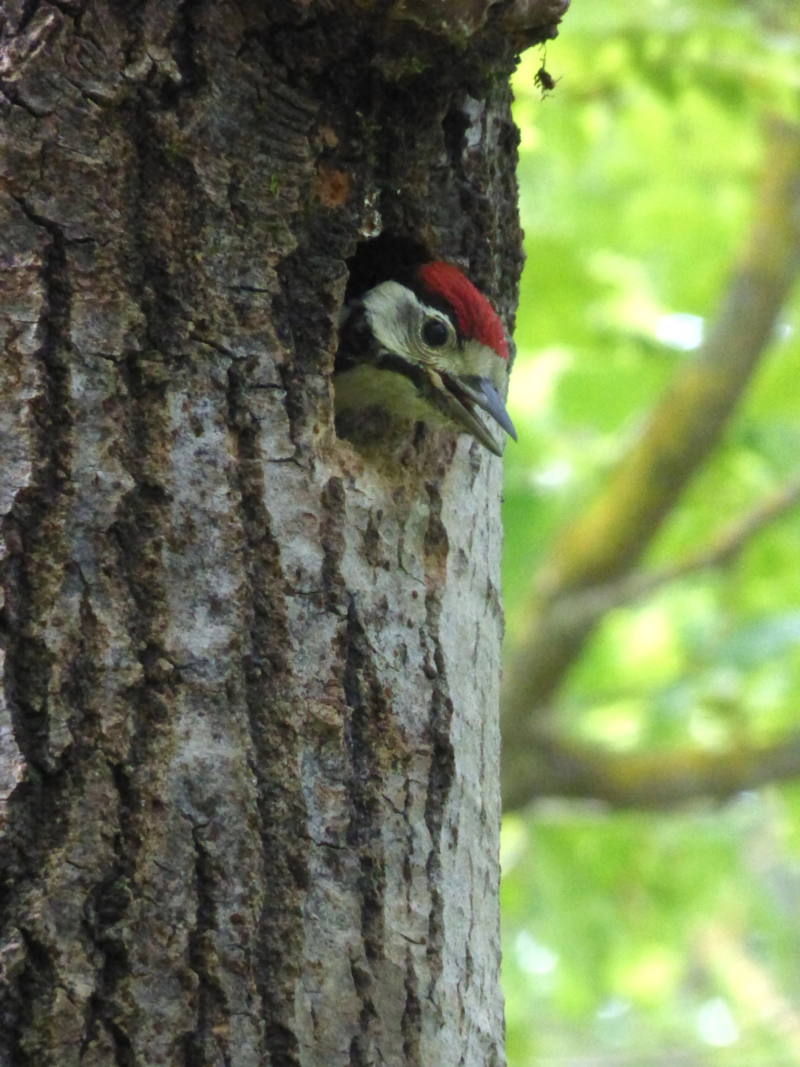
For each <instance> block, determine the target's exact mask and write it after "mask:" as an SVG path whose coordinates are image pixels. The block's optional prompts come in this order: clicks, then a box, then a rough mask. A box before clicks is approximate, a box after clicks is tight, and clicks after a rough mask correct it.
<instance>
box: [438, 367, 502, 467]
mask: <svg viewBox="0 0 800 1067" xmlns="http://www.w3.org/2000/svg"><path fill="white" fill-rule="evenodd" d="M441 381H442V384H443V385H444V387H445V389H446V390H447V392H448V393H449V394H450V397H449V400H450V402H449V403H448V405H447V406H448V409H449V410H450V412H451V414H452V415H453V417H454V419H455V420H456V421H458V422H460V423H461V424H462V426H464V428H465V429H466V430H467V431H468V432H469V433H471V434H472V436H473V437H476V438H477V439H478V440H479V441H480V443H481V444H482V445H483V446H484V447H485V448H488V449H489V451H490V452H493V453H494V454H495V455H496V456H502V454H503V452H502V449H501V448H500V447H499V445H498V444H497V442H496V441H495V439H494V437H492V435H491V434H490V433H489V431H488V430H487V429H486V426H485V425H484V423H483V420H482V419H481V418H480V417H479V416H478V415H477V413H476V412H475V408H476V407H479V408H480V409H481V410H482V411H485V412H487V414H489V415H491V416H492V418H493V419H494V421H495V422H496V423H497V424H498V426H500V427H502V429H504V430H505V432H506V433H507V434H508V436H509V437H510V438H511V439H512V441H516V439H517V431H516V430H515V429H514V424H513V422H512V421H511V419H510V418H509V417H508V412H507V411H506V406H505V404H504V403H503V401H502V400H501V398H500V394H499V393H498V392H497V390H496V389H495V387H494V386H493V385H492V383H491V382H490V381H489V379H488V378H478V377H469V378H456V377H454V376H452V375H449V374H442V375H441Z"/></svg>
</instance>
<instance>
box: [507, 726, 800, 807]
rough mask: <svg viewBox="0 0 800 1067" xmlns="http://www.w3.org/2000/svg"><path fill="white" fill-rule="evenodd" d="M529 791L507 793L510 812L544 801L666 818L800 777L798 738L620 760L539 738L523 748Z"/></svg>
mask: <svg viewBox="0 0 800 1067" xmlns="http://www.w3.org/2000/svg"><path fill="white" fill-rule="evenodd" d="M528 754H529V760H530V762H529V766H530V767H531V769H532V771H533V772H534V773H533V774H532V775H531V780H530V784H526V786H525V788H524V790H522V791H521V792H520V793H519V795H517V794H515V793H513V792H509V794H508V796H507V798H506V799H507V805H506V806H507V810H513V809H514V808H518V807H520V806H522V805H523V804H525V803H528V802H529V801H531V800H533V799H538V798H542V797H547V796H558V797H572V798H576V799H583V800H600V801H603V802H605V803H607V804H609V805H610V806H611V807H614V808H639V809H641V808H646V809H650V810H664V809H668V808H673V807H677V806H678V805H681V804H684V803H686V802H687V801H690V800H698V799H713V800H725V799H727V798H728V797H730V796H733V795H734V794H736V793H739V792H741V790H743V789H756V788H757V787H758V786H761V785H764V784H765V783H766V782H773V781H777V780H783V779H787V778H794V777H796V776H797V775H798V774H800V731H798V732H796V733H792V734H790V735H789V737H787V738H785V739H784V740H782V741H781V742H779V743H777V744H774V745H763V746H758V745H753V746H747V745H737V746H736V747H734V748H730V749H726V750H724V751H722V752H712V751H708V750H706V749H700V748H696V747H694V746H691V745H687V746H682V747H680V748H676V749H671V750H669V751H666V752H665V751H655V750H652V749H650V750H648V751H646V752H631V753H617V752H610V751H609V750H607V749H603V748H600V747H599V746H594V745H586V744H582V743H580V742H576V741H573V740H571V739H567V738H563V737H556V736H553V735H549V734H545V733H544V732H539V733H537V734H535V735H534V734H532V735H531V738H530V739H529V742H528Z"/></svg>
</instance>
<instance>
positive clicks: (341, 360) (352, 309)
mask: <svg viewBox="0 0 800 1067" xmlns="http://www.w3.org/2000/svg"><path fill="white" fill-rule="evenodd" d="M379 355H380V349H379V347H378V342H377V341H376V340H375V335H374V334H373V332H372V328H371V326H370V324H369V319H368V318H367V309H366V308H365V307H364V305H363V304H362V303H361V301H360V300H355V301H353V303H352V304H350V305H349V307H348V309H347V317H346V318H345V320H344V322H343V323H342V324H341V326H340V327H339V348H338V349H337V352H336V362H335V365H334V366H335V370H337V371H344V370H350V369H351V368H352V367H356V366H358V364H359V363H374V362H375V360H376V359H377V358H378V357H379Z"/></svg>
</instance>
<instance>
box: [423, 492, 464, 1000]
mask: <svg viewBox="0 0 800 1067" xmlns="http://www.w3.org/2000/svg"><path fill="white" fill-rule="evenodd" d="M427 490H428V499H429V502H430V513H429V517H428V528H427V530H426V532H425V544H424V553H425V577H426V583H427V585H428V592H427V593H426V594H425V610H426V622H425V628H426V632H427V636H428V640H429V641H430V642H431V644H432V645H433V649H434V653H433V663H434V666H435V668H436V675H435V677H434V678H433V679H432V685H433V695H432V698H431V705H430V713H429V714H430V720H429V723H430V725H429V729H430V739H431V764H430V770H429V772H428V794H427V797H426V801H425V823H426V825H427V827H428V833H429V834H430V837H431V851H430V853H429V855H428V862H427V866H426V871H427V876H428V889H429V892H430V896H431V910H430V915H429V917H428V946H427V953H428V961H429V965H430V973H431V977H430V985H429V988H428V990H427V995H428V997H429V998H430V999H431V1001H433V1000H434V997H433V993H434V990H435V988H436V982H437V981H438V978H439V975H440V974H441V973H442V951H443V948H444V900H443V899H442V895H441V891H440V889H439V881H440V877H441V869H442V859H441V837H442V825H443V822H444V811H445V807H446V805H447V797H448V795H449V793H450V788H451V786H452V784H453V780H454V778H455V771H456V768H455V753H454V752H453V746H452V744H451V741H450V725H451V722H452V719H453V702H452V700H451V699H450V697H449V696H448V686H447V677H446V674H445V663H444V652H443V650H442V646H441V638H440V635H439V621H440V617H441V609H442V605H441V595H442V594H441V590H442V586H443V579H444V573H445V568H446V565H447V553H448V551H449V545H448V539H447V530H446V529H445V527H444V524H443V523H442V519H441V513H442V498H441V495H440V493H439V489H438V487H437V486H435V485H433V484H429V485H428V486H427Z"/></svg>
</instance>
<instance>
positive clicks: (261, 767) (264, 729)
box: [228, 363, 308, 1067]
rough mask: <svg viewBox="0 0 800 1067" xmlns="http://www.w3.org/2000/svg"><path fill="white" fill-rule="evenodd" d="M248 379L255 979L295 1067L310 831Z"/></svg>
mask: <svg viewBox="0 0 800 1067" xmlns="http://www.w3.org/2000/svg"><path fill="white" fill-rule="evenodd" d="M247 373H248V372H247V368H246V367H245V366H244V365H242V364H240V363H236V364H234V365H232V366H231V367H230V368H229V370H228V423H229V425H230V427H231V429H232V430H233V432H234V434H235V439H236V465H235V470H234V475H233V478H234V483H235V486H236V489H237V490H238V493H239V497H240V500H241V505H240V512H241V522H242V526H243V529H244V535H245V544H246V548H245V568H246V571H247V577H248V582H247V585H248V589H249V591H250V602H249V604H248V607H247V615H248V629H249V648H248V649H247V651H246V652H245V655H244V662H243V668H244V676H245V693H246V696H245V699H246V704H247V716H248V724H249V732H250V741H251V744H252V747H253V763H252V769H253V773H254V775H255V777H256V781H257V791H258V811H259V820H260V825H259V833H260V837H261V848H262V855H263V857H264V866H263V886H264V900H263V905H262V910H261V915H260V917H259V924H258V931H257V935H256V943H257V946H258V948H257V965H256V972H255V979H256V985H257V988H258V992H259V996H260V997H261V1003H262V1012H263V1017H264V1031H265V1036H266V1044H267V1051H268V1055H269V1057H270V1062H271V1063H272V1064H274V1065H275V1067H299V1064H300V1045H299V1042H298V1039H297V1036H296V1034H295V1032H294V1029H293V1025H294V997H295V988H296V984H297V981H298V980H299V977H300V961H301V960H302V943H303V897H304V893H305V887H306V882H307V878H308V870H307V858H306V849H307V847H308V832H307V828H306V810H305V802H304V800H303V794H302V790H301V785H300V775H299V773H298V760H299V745H300V741H299V738H298V735H297V726H296V722H295V715H296V711H295V707H294V691H293V682H292V664H291V658H290V656H291V653H290V648H291V643H290V640H289V624H288V618H287V606H286V600H285V594H284V586H285V576H284V573H283V568H282V566H281V558H280V551H279V548H278V545H277V542H276V540H275V538H274V536H273V534H272V530H271V521H270V515H269V513H268V511H267V509H266V506H265V503H264V498H265V492H264V477H263V466H262V464H263V462H264V459H263V454H262V451H261V446H260V441H259V425H258V421H257V419H256V417H255V416H254V414H253V413H252V411H251V410H250V408H249V405H248V399H247V391H248V387H249V384H248V380H247Z"/></svg>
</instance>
